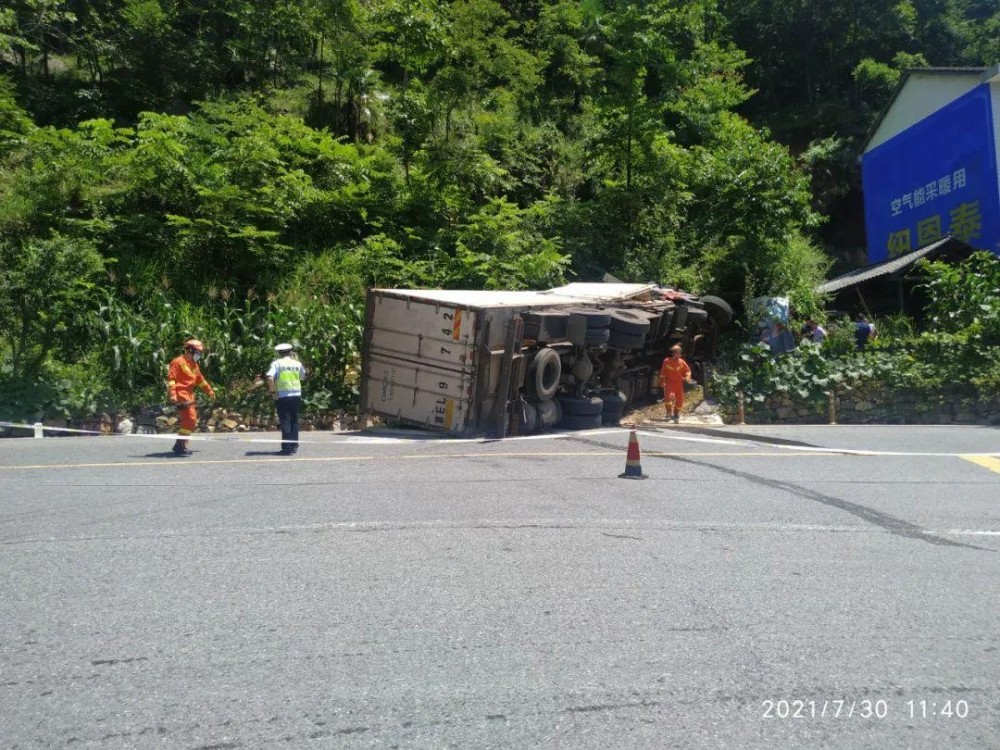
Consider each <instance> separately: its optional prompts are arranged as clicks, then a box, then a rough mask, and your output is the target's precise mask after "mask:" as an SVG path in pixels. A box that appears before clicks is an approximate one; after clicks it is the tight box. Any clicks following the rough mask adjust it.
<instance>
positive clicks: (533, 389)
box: [527, 349, 562, 401]
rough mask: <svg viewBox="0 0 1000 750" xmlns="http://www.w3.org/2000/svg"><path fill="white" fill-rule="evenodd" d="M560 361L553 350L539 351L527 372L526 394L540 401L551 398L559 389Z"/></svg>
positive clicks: (557, 354)
mask: <svg viewBox="0 0 1000 750" xmlns="http://www.w3.org/2000/svg"><path fill="white" fill-rule="evenodd" d="M561 377H562V360H561V359H559V353H558V352H557V351H556V350H555V349H539V350H538V353H537V354H536V355H535V358H534V359H533V360H531V369H530V370H529V372H528V378H527V386H528V393H529V394H531V395H532V396H535V397H536V398H538V399H539V400H540V401H547V400H548V399H550V398H552V397H553V396H554V395H555V393H556V391H557V390H558V389H559V378H561Z"/></svg>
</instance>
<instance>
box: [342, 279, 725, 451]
mask: <svg viewBox="0 0 1000 750" xmlns="http://www.w3.org/2000/svg"><path fill="white" fill-rule="evenodd" d="M731 318H732V310H731V308H730V307H729V305H728V304H727V303H726V302H725V301H723V300H721V299H719V298H718V297H707V296H706V297H695V296H693V295H690V294H686V293H684V292H679V291H675V290H672V289H666V288H663V287H658V286H656V285H655V284H569V285H567V286H563V287H559V288H557V289H550V290H548V291H544V292H501V291H457V290H455V291H449V290H409V289H372V290H370V291H369V292H368V299H367V306H366V310H365V329H364V345H363V352H362V367H361V408H362V409H363V410H364V411H367V412H368V413H370V414H374V415H377V416H379V417H382V418H383V419H384V420H386V422H387V423H389V424H398V425H408V426H413V427H419V428H423V429H428V430H435V431H439V432H445V433H449V434H451V435H456V436H466V437H468V436H482V435H488V436H497V437H504V436H506V435H512V434H529V433H532V432H538V431H542V430H547V429H552V428H561V429H588V428H591V427H598V426H600V425H602V424H617V423H618V421H619V420H620V419H621V418H622V415H623V414H624V413H625V412H626V410H628V409H629V408H630V407H631V406H633V405H638V404H641V403H644V402H646V401H649V400H650V399H652V398H653V397H654V395H655V394H656V393H657V388H658V385H659V383H658V379H659V368H660V363H661V362H662V361H663V358H664V357H665V356H667V353H668V352H669V350H670V347H671V346H673V345H674V344H680V345H681V346H682V347H683V352H684V356H685V358H686V359H687V360H688V362H689V363H690V364H691V367H692V370H693V371H694V375H695V377H696V379H698V380H700V381H701V382H702V383H704V380H705V378H706V377H707V375H708V366H709V363H710V362H711V361H712V360H713V359H714V357H715V353H716V344H717V340H718V332H719V330H720V329H721V328H723V327H724V326H725V325H727V324H728V323H729V321H730V319H731Z"/></svg>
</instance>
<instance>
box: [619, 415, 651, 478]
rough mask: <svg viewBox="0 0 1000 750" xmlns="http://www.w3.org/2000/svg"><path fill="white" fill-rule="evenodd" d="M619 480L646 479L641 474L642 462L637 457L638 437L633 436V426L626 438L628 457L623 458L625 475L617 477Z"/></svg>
mask: <svg viewBox="0 0 1000 750" xmlns="http://www.w3.org/2000/svg"><path fill="white" fill-rule="evenodd" d="M618 478H619V479H648V478H649V477H648V476H647V475H646V474H643V473H642V460H641V459H640V457H639V436H638V435H636V434H635V425H633V426H632V432H631V433H630V434H629V436H628V455H627V456H626V457H625V473H624V474H619V475H618Z"/></svg>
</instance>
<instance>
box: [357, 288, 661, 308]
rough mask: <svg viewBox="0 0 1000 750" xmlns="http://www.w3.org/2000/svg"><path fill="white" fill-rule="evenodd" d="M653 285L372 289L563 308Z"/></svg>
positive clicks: (474, 303) (450, 300) (479, 304)
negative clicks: (518, 289)
mask: <svg viewBox="0 0 1000 750" xmlns="http://www.w3.org/2000/svg"><path fill="white" fill-rule="evenodd" d="M655 286H656V285H655V284H567V285H566V286H561V287H557V288H556V289H549V290H548V291H544V292H509V291H481V290H472V289H373V290H372V291H373V292H375V293H376V294H385V295H388V296H392V297H400V298H403V299H413V300H422V301H426V302H442V303H444V304H449V305H462V306H465V307H474V308H489V307H523V306H526V305H567V304H570V305H571V304H580V303H581V302H591V303H593V302H614V301H618V300H624V299H631V298H633V297H636V296H638V295H640V294H642V293H644V292H647V291H649V290H650V289H653V288H654V287H655Z"/></svg>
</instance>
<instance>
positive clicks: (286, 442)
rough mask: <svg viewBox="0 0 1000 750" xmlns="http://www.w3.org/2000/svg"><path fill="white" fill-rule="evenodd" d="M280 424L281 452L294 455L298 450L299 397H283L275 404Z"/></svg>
mask: <svg viewBox="0 0 1000 750" xmlns="http://www.w3.org/2000/svg"><path fill="white" fill-rule="evenodd" d="M275 403H276V404H277V406H278V421H279V422H281V450H283V451H289V452H291V453H295V451H297V450H298V449H299V404H301V403H302V397H301V396H285V397H284V398H279V399H278V400H277V401H276V402H275Z"/></svg>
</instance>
